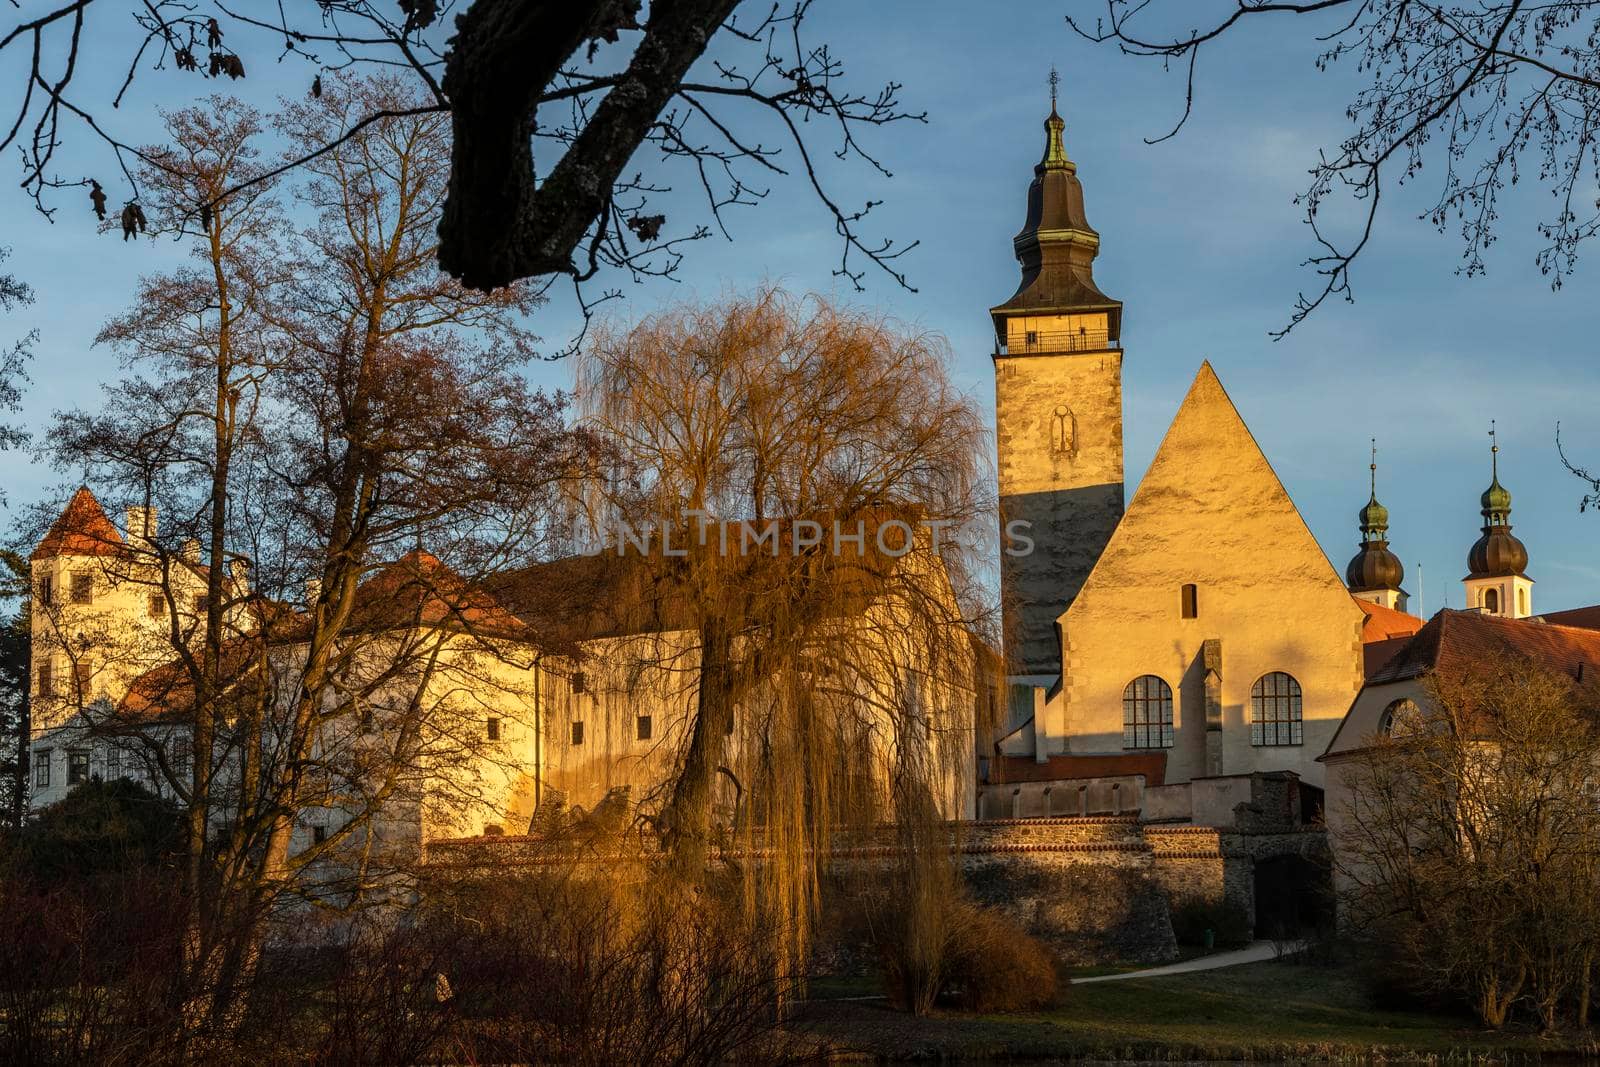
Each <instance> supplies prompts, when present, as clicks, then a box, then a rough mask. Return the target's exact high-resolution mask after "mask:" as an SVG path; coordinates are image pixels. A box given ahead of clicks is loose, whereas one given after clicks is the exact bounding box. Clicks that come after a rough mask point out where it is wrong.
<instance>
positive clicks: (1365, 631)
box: [1350, 597, 1422, 644]
mask: <svg viewBox="0 0 1600 1067" xmlns="http://www.w3.org/2000/svg"><path fill="white" fill-rule="evenodd" d="M1350 599H1352V600H1354V601H1355V602H1356V607H1358V608H1360V609H1361V610H1362V611H1363V612H1365V613H1366V616H1367V617H1366V619H1364V620H1363V621H1362V623H1361V642H1362V644H1370V643H1372V642H1374V641H1388V640H1390V639H1392V638H1396V637H1410V636H1411V635H1412V634H1414V633H1416V632H1417V631H1418V630H1420V629H1422V620H1421V619H1419V618H1417V617H1416V616H1415V615H1408V614H1406V613H1405V612H1403V611H1396V610H1395V609H1394V608H1386V607H1384V606H1383V605H1382V604H1374V603H1372V601H1370V600H1362V599H1361V598H1360V597H1351V598H1350Z"/></svg>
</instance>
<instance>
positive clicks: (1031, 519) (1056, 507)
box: [995, 349, 1123, 675]
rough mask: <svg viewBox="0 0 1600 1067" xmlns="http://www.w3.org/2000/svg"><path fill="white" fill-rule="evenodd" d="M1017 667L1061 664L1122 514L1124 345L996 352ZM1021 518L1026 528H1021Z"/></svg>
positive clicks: (1006, 592)
mask: <svg viewBox="0 0 1600 1067" xmlns="http://www.w3.org/2000/svg"><path fill="white" fill-rule="evenodd" d="M995 435H996V451H997V456H998V460H999V472H998V473H999V479H1000V515H1001V526H1002V530H1003V531H1005V532H1007V533H1011V532H1012V531H1015V532H1016V533H1017V534H1019V535H1025V536H1026V537H1027V538H1029V539H1031V541H1032V546H1031V551H1026V552H1024V550H1026V549H1028V548H1029V546H1028V543H1027V541H1025V540H1023V539H1022V536H1011V537H1008V538H1007V541H1006V543H1005V544H1004V545H1003V548H1004V550H1005V551H1003V552H1002V555H1001V588H1002V596H1003V598H1004V609H1005V630H1006V645H1007V650H1008V652H1009V653H1010V655H1011V658H1012V662H1011V664H1010V665H1009V667H1008V670H1009V672H1010V673H1013V674H1023V675H1054V674H1056V673H1058V672H1059V671H1060V668H1061V646H1060V642H1059V638H1058V637H1057V634H1056V625H1055V624H1056V619H1057V617H1058V616H1059V615H1060V614H1061V613H1062V612H1063V611H1065V610H1066V609H1067V605H1069V604H1071V603H1072V600H1073V598H1074V597H1075V596H1077V593H1078V589H1079V588H1080V587H1081V586H1082V585H1083V582H1084V579H1086V578H1087V577H1088V576H1089V572H1090V570H1092V569H1093V568H1094V565H1095V561H1096V560H1097V559H1099V557H1100V551H1101V549H1103V548H1104V547H1105V544H1106V542H1107V541H1108V540H1109V539H1110V538H1111V534H1112V531H1113V530H1115V529H1116V526H1117V522H1118V521H1119V520H1120V519H1121V518H1122V508H1123V481H1122V352H1121V351H1120V350H1117V349H1109V350H1106V351H1102V352H1085V353H1073V354H1055V355H1032V354H1028V355H999V356H996V358H995ZM1014 523H1025V524H1026V525H1018V526H1013V525H1011V524H1014Z"/></svg>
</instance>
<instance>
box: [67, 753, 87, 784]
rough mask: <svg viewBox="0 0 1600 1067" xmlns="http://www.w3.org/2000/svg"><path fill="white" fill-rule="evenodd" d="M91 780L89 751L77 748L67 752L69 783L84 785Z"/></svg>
mask: <svg viewBox="0 0 1600 1067" xmlns="http://www.w3.org/2000/svg"><path fill="white" fill-rule="evenodd" d="M88 780H89V753H88V752H85V751H84V750H83V749H81V748H75V749H73V750H72V751H70V752H68V753H67V784H68V785H82V784H83V783H84V782H87V781H88Z"/></svg>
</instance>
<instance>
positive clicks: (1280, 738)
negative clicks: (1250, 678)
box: [1250, 671, 1304, 745]
mask: <svg viewBox="0 0 1600 1067" xmlns="http://www.w3.org/2000/svg"><path fill="white" fill-rule="evenodd" d="M1303 740H1304V738H1303V737H1302V733H1301V717H1300V683H1299V682H1297V681H1295V678H1294V675H1292V674H1285V673H1284V672H1282V671H1273V672H1272V673H1271V674H1263V675H1262V676H1261V677H1260V678H1257V679H1256V684H1255V685H1252V686H1251V687H1250V743H1251V744H1252V745H1298V744H1300V743H1301V742H1302V741H1303Z"/></svg>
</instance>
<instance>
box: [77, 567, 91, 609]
mask: <svg viewBox="0 0 1600 1067" xmlns="http://www.w3.org/2000/svg"><path fill="white" fill-rule="evenodd" d="M72 602H73V603H74V604H93V603H94V575H92V574H90V573H89V572H88V571H73V572H72Z"/></svg>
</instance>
